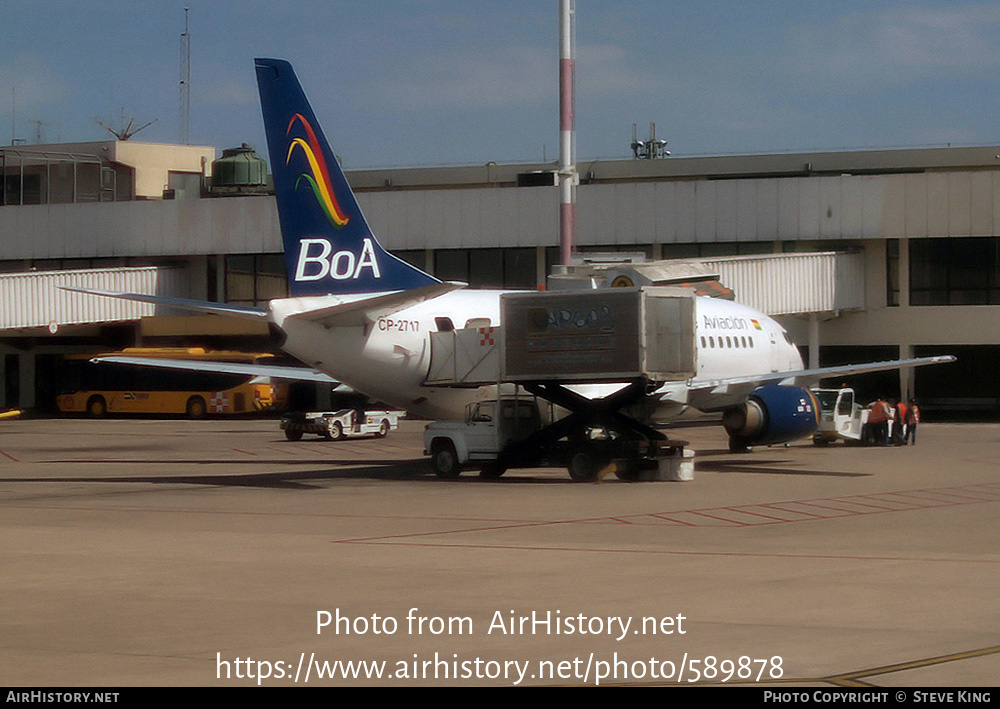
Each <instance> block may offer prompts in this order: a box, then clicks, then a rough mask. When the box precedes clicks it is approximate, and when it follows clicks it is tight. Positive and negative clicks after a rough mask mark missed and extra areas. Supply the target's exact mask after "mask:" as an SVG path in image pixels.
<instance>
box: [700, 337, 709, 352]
mask: <svg viewBox="0 0 1000 709" xmlns="http://www.w3.org/2000/svg"><path fill="white" fill-rule="evenodd" d="M706 347H708V345H707V344H706V343H705V336H704V335H702V336H701V348H702V349H705V348H706Z"/></svg>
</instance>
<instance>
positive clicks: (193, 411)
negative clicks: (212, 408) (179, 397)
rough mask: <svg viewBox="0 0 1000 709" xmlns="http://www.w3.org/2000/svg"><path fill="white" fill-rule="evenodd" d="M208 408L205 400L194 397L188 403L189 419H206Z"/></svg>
mask: <svg viewBox="0 0 1000 709" xmlns="http://www.w3.org/2000/svg"><path fill="white" fill-rule="evenodd" d="M207 411H208V408H207V407H206V406H205V400H204V399H202V398H201V397H200V396H192V397H191V398H190V399H188V402H187V417H188V418H189V419H201V418H205V413H206V412H207Z"/></svg>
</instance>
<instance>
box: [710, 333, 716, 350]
mask: <svg viewBox="0 0 1000 709" xmlns="http://www.w3.org/2000/svg"><path fill="white" fill-rule="evenodd" d="M708 346H709V347H711V348H712V349H713V350H714V349H715V338H714V337H712V336H711V335H709V337H708Z"/></svg>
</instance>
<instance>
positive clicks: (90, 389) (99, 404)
mask: <svg viewBox="0 0 1000 709" xmlns="http://www.w3.org/2000/svg"><path fill="white" fill-rule="evenodd" d="M111 355H121V356H129V357H147V358H157V359H177V360H188V361H192V360H197V361H208V362H235V363H240V364H268V363H270V360H271V359H272V358H273V357H274V355H271V354H266V353H247V352H230V351H215V352H212V351H206V350H204V349H202V348H200V347H129V348H126V349H124V350H122V351H120V352H109V353H105V354H103V355H95V354H88V355H70V356H68V357H66V358H65V360H64V361H63V366H62V371H61V376H60V381H59V395H58V396H57V397H56V402H57V404H58V406H59V411H61V412H63V413H87V414H89V415H90V416H92V417H94V418H99V417H101V416H104V415H105V414H109V413H111V414H186V415H187V416H188V417H190V418H202V417H204V416H206V415H209V414H211V415H216V414H218V415H228V414H245V413H252V412H257V411H276V410H280V409H281V408H283V407H284V406H285V403H286V401H287V399H288V385H287V384H284V383H281V384H276V383H274V382H272V381H271V380H270V379H268V378H267V377H254V376H251V375H248V374H228V373H221V372H203V371H189V370H180V369H161V368H157V369H153V368H145V367H141V366H133V365H126V364H113V363H104V362H102V363H94V362H91V361H90V359H91V358H93V357H98V356H111Z"/></svg>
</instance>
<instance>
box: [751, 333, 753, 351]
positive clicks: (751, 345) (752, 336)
mask: <svg viewBox="0 0 1000 709" xmlns="http://www.w3.org/2000/svg"><path fill="white" fill-rule="evenodd" d="M750 349H753V335H751V336H750Z"/></svg>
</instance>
